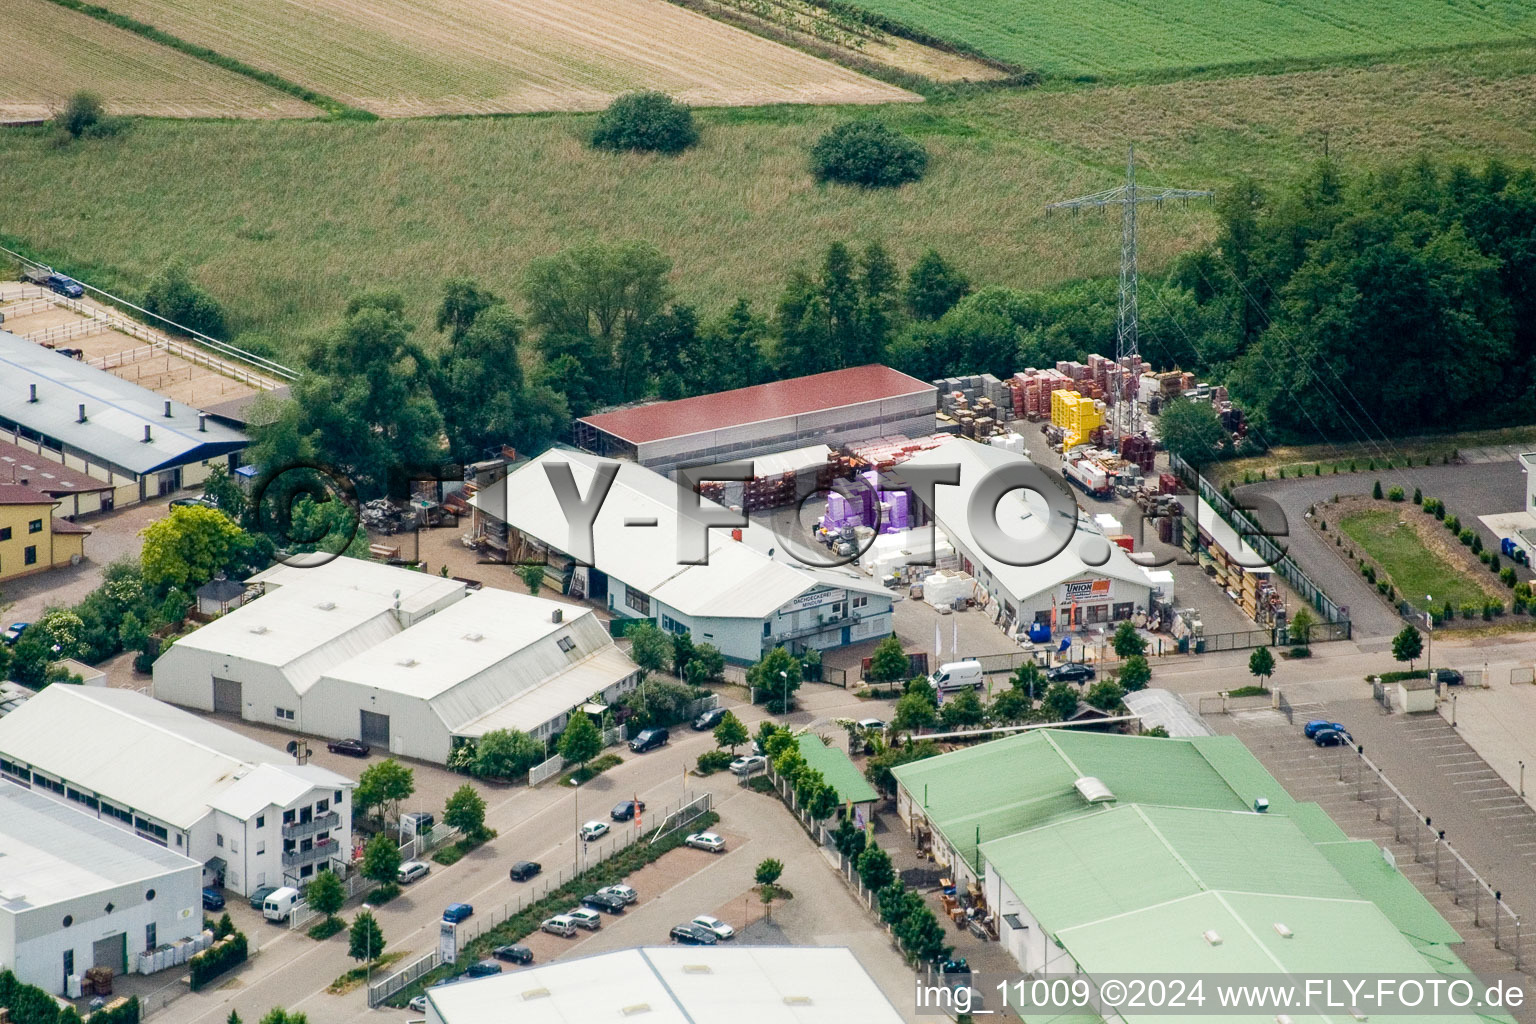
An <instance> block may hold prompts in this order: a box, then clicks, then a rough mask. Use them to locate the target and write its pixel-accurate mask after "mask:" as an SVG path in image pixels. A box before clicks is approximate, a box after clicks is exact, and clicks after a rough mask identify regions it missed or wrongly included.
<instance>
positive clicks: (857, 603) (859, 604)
mask: <svg viewBox="0 0 1536 1024" xmlns="http://www.w3.org/2000/svg"><path fill="white" fill-rule="evenodd" d="M868 605H869V595H867V594H866V595H864V596H863V597H856V598H854V599H853V607H854V608H855V609H858V608H865V607H868Z"/></svg>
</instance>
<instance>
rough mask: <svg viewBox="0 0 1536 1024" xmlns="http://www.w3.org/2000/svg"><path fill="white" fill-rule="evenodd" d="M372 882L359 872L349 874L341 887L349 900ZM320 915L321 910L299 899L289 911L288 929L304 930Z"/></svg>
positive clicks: (294, 930) (342, 881)
mask: <svg viewBox="0 0 1536 1024" xmlns="http://www.w3.org/2000/svg"><path fill="white" fill-rule="evenodd" d="M370 884H372V883H370V882H369V881H368V880H367V879H366V878H364V877H363V876H362V875H359V874H353V875H349V876H348V877H346V878H343V879H342V880H341V887H342V889H343V890H345V892H346V894H347V899H349V900H350V899H351V898H352V897H353V896H356V895H357V894H358V892H360V891H361V890H362V889H364V888H366V887H367V886H369V885H370ZM319 916H320V911H318V910H316V909H314V908H313V907H311V906H310V905H309V904H308V903H306V902H304V901H303V900H299V902H297V903H295V904H294V905H293V909H292V910H290V911H289V912H288V930H289V931H291V932H296V931H302V930H303V929H305V928H308V927H309V924H310V922H311V921H313V920H314V919H315V918H317V917H319Z"/></svg>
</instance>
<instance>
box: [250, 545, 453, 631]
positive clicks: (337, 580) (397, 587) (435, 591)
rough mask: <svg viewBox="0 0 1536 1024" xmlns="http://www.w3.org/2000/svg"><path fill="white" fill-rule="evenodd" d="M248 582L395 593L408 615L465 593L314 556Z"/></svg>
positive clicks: (363, 563)
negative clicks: (303, 584)
mask: <svg viewBox="0 0 1536 1024" xmlns="http://www.w3.org/2000/svg"><path fill="white" fill-rule="evenodd" d="M248 582H251V583H262V584H265V585H266V588H267V590H268V591H269V592H270V591H274V590H277V589H278V588H280V587H285V586H288V585H289V584H291V583H306V584H309V585H311V586H325V587H330V588H332V589H333V590H336V591H348V590H355V591H358V592H360V593H364V594H375V595H377V596H379V597H388V598H391V599H393V598H394V596H395V595H396V594H397V593H398V594H399V600H400V610H401V611H402V612H405V613H406V614H407V615H408V616H414V615H416V614H417V613H419V612H421V611H424V610H426V609H429V608H432V607H436V606H441V604H442V603H443V602H446V601H452V600H456V599H457V598H458V597H462V596H463V595H464V592H465V590H464V584H462V583H460V582H459V581H458V580H454V579H447V578H444V577H442V576H434V575H432V574H431V573H425V572H417V571H416V570H414V569H404V568H401V567H400V566H398V565H385V564H384V563H383V562H372V561H369V560H368V559H366V558H347V557H344V556H343V557H337V556H334V555H328V554H317V555H314V556H311V557H310V558H308V559H306V558H305V557H304V556H302V555H301V556H298V557H296V558H292V559H289V560H288V561H287V562H279V563H277V564H276V565H274V566H272V567H270V568H268V569H264V570H262V571H261V572H259V573H257V574H256V575H254V576H252V577H251V578H250V580H249V581H248Z"/></svg>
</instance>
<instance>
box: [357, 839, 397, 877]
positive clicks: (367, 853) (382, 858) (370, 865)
mask: <svg viewBox="0 0 1536 1024" xmlns="http://www.w3.org/2000/svg"><path fill="white" fill-rule="evenodd" d="M399 872H400V847H399V846H397V845H396V844H395V841H394V840H393V839H391V838H390V837H389V836H387V835H386V834H384V833H383V832H380V833H379V834H378V835H376V836H374V837H373V838H372V839H370V840H368V843H367V845H366V846H364V847H363V877H364V878H367V879H371V880H372V881H375V882H377V883H379V884H380V885H394V884H395V881H396V878H397V877H398V875H399Z"/></svg>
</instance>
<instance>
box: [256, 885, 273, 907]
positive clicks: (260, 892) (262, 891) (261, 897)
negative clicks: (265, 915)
mask: <svg viewBox="0 0 1536 1024" xmlns="http://www.w3.org/2000/svg"><path fill="white" fill-rule="evenodd" d="M275 892H277V886H275V885H263V886H261V887H260V888H259V889H256V890H254V891H252V893H251V909H252V910H260V909H261V905H262V904H263V903H265V902H267V897H268V896H271V895H272V894H273V893H275Z"/></svg>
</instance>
